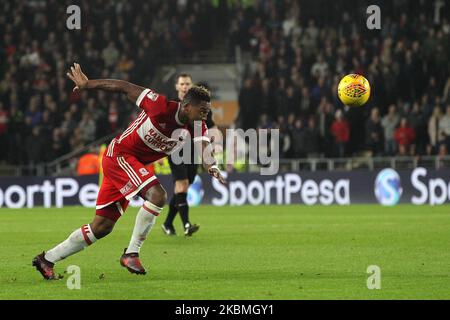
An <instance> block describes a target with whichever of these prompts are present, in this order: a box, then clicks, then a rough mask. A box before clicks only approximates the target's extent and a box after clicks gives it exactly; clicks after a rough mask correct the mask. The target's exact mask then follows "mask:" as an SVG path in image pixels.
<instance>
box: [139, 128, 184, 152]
mask: <svg viewBox="0 0 450 320" xmlns="http://www.w3.org/2000/svg"><path fill="white" fill-rule="evenodd" d="M144 139H145V141H146V142H147V143H148V144H147V145H148V146H150V147H151V148H153V149H159V150H161V151H162V152H165V153H167V152H171V151H172V149H173V148H174V147H175V146H176V144H177V143H176V141H173V140H171V139H168V138H167V137H165V136H163V135H162V134H161V133H159V132H158V131H156V130H155V129H154V128H151V129H150V130H148V132H147V134H146V135H145V136H144Z"/></svg>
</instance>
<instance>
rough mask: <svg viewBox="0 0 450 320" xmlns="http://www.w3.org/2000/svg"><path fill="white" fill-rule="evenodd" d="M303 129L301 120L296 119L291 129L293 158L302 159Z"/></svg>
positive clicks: (303, 153)
mask: <svg viewBox="0 0 450 320" xmlns="http://www.w3.org/2000/svg"><path fill="white" fill-rule="evenodd" d="M304 130H305V129H304V128H303V122H302V120H301V119H296V120H295V122H294V127H293V128H292V131H291V135H292V148H293V155H292V157H293V158H304V157H305V155H306V153H305V149H304V146H305V141H304V138H305V135H304V133H303V131H304Z"/></svg>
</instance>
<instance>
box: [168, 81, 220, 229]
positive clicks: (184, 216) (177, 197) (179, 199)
mask: <svg viewBox="0 0 450 320" xmlns="http://www.w3.org/2000/svg"><path fill="white" fill-rule="evenodd" d="M191 87H192V77H191V76H190V75H189V74H186V73H181V74H179V75H178V76H177V78H176V83H175V89H176V91H177V93H178V98H177V99H175V100H177V101H181V100H183V98H184V96H185V95H186V93H187V92H188V91H189V89H190V88H191ZM205 87H206V86H205ZM206 124H207V126H208V128H212V127H213V126H214V123H213V121H212V118H211V112H210V113H209V114H208V120H207V121H206ZM191 143H192V144H193V142H191ZM193 147H194V146H193V145H192V147H191V150H193ZM192 160H193V157H192ZM169 165H170V170H171V171H172V177H173V181H174V185H175V186H174V195H173V196H172V199H170V203H169V213H168V214H167V218H166V221H165V222H164V223H163V224H162V226H161V227H162V229H163V231H164V233H165V234H167V235H169V236H174V235H176V232H175V228H174V226H173V220H174V219H175V217H176V215H177V213H178V212H179V213H180V217H181V221H182V222H183V228H184V235H185V236H192V234H193V233H194V232H197V231H198V229H199V228H200V226H199V225H197V224H192V223H191V222H190V221H189V205H188V203H187V192H188V188H189V185H190V184H192V183H193V182H194V179H195V176H196V175H197V168H198V165H197V164H194V161H191V164H184V163H181V164H174V163H173V161H172V157H171V156H169Z"/></svg>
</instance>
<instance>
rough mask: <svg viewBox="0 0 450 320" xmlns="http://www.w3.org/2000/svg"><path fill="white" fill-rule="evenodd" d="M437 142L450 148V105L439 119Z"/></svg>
mask: <svg viewBox="0 0 450 320" xmlns="http://www.w3.org/2000/svg"><path fill="white" fill-rule="evenodd" d="M439 142H440V143H444V144H445V145H446V146H447V150H448V148H449V147H450V105H448V106H447V108H446V109H445V115H444V116H442V118H441V119H439Z"/></svg>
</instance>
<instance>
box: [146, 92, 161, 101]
mask: <svg viewBox="0 0 450 320" xmlns="http://www.w3.org/2000/svg"><path fill="white" fill-rule="evenodd" d="M158 97H159V94H157V93H156V92H152V91H150V92H149V93H148V94H147V98H149V99H150V100H152V101H156V100H157V99H158Z"/></svg>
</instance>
